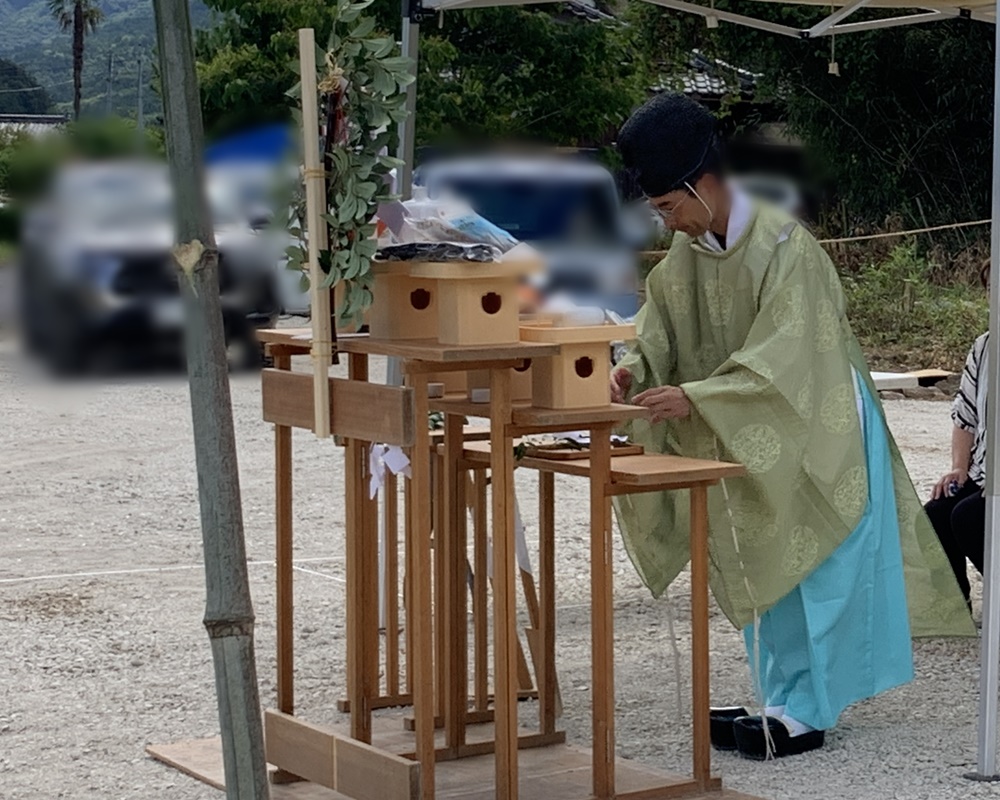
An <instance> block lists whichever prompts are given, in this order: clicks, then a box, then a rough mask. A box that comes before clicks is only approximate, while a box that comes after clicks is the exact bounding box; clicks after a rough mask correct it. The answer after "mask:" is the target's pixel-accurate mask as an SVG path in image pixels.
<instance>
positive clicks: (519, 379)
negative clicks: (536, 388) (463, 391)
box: [468, 359, 534, 403]
mask: <svg viewBox="0 0 1000 800" xmlns="http://www.w3.org/2000/svg"><path fill="white" fill-rule="evenodd" d="M532 364H533V362H532V360H531V359H529V360H528V361H527V363H526V365H525V366H524V367H522V368H520V369H518V368H516V367H512V368H511V371H510V399H511V402H514V403H530V402H531V393H532V382H533V378H532V374H533V372H534V370H533V369H532ZM489 388H490V371H489V370H487V369H477V370H474V371H472V372H470V373H469V382H468V389H469V391H471V390H472V389H489Z"/></svg>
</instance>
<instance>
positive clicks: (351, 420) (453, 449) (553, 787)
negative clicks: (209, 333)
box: [158, 329, 744, 800]
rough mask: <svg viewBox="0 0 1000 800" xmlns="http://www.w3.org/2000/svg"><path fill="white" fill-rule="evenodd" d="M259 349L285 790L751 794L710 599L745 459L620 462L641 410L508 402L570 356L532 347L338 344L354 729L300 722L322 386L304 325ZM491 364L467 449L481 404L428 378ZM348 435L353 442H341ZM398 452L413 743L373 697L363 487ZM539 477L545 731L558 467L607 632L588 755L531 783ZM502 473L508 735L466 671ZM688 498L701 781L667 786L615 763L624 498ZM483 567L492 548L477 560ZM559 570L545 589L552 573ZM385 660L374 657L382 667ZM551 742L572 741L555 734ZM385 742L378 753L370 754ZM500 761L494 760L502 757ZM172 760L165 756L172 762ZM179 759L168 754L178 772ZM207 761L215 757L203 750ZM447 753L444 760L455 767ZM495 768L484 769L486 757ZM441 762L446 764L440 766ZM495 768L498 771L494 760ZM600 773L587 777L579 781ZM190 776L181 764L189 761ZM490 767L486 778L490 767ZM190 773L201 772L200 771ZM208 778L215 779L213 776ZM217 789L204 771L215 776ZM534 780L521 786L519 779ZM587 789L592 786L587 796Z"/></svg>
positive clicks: (272, 719)
mask: <svg viewBox="0 0 1000 800" xmlns="http://www.w3.org/2000/svg"><path fill="white" fill-rule="evenodd" d="M261 339H262V341H264V342H265V343H266V344H267V345H268V349H269V351H270V353H271V355H272V356H273V358H274V360H275V365H276V366H277V367H278V369H277V370H266V371H265V372H264V374H263V376H262V387H263V397H264V410H265V419H268V420H269V421H271V422H273V423H275V425H276V444H275V454H276V467H277V479H276V500H277V506H278V513H277V526H276V527H277V560H278V603H279V620H278V639H279V659H278V709H277V710H274V711H268V712H267V713H266V725H267V731H266V740H267V757H268V760H269V761H270V762H271V763H272V764H274V765H275V766H276V767H278V768H279V769H278V772H277V774H276V776H275V777H276V779H277V780H279V781H280V780H291V779H294V778H304V779H307V780H309V781H312V782H314V783H319V784H321V785H323V786H326V787H329V788H333V789H336V790H337V791H338V792H339V793H340V795H342V796H343V795H346V796H349V797H355V798H358V800H389V799H390V798H391V800H403V798H406V800H414V799H415V798H417V797H420V798H425V799H426V800H431V798H433V797H434V796H435V791H436V790H439V791H441V792H444V794H445V796H447V797H448V798H467V799H468V800H473V798H474V799H475V800H481V798H486V797H490V798H492V797H496V798H503V800H514V798H517V797H518V793H519V788H520V789H521V790H523V792H522V795H521V796H522V797H523V798H526V799H527V798H538V799H539V800H563V799H564V798H565V800H582V798H583V797H587V796H591V797H597V798H601V800H605V798H611V797H619V798H623V797H624V798H631V800H639V798H642V799H643V800H653V798H660V797H664V798H665V797H691V798H702V797H705V798H707V797H712V798H723V797H732V798H735V797H744V796H743V795H736V794H734V793H731V792H727V791H723V790H721V784H720V782H719V781H718V780H717V779H712V778H711V775H710V762H709V752H708V716H707V714H708V668H707V665H708V639H707V632H708V595H707V510H706V496H707V495H706V492H707V486H709V485H711V484H713V483H715V482H717V481H718V480H719V479H721V478H725V477H729V476H734V475H737V474H741V472H742V470H741V468H739V467H737V466H734V465H731V464H717V463H712V462H695V461H690V460H686V459H680V458H675V457H669V456H638V457H633V456H623V457H620V458H615V459H612V457H611V447H610V439H609V434H610V433H611V430H612V428H613V427H614V426H615V425H616V424H617V423H619V422H621V421H623V420H625V419H629V418H634V417H637V416H640V415H643V414H644V413H645V410H644V409H639V408H636V407H632V406H612V405H609V406H605V407H601V408H597V409H582V410H574V411H551V410H544V409H535V408H528V407H523V406H516V405H514V404H513V403H511V401H510V396H511V395H510V372H511V370H510V367H514V366H520V365H521V364H522V363H523V362H524V360H526V359H530V358H533V357H539V356H545V355H550V354H552V353H554V352H556V351H557V350H558V345H551V344H530V343H520V344H516V345H511V346H508V347H445V346H442V345H440V344H438V343H436V342H420V341H417V342H414V341H410V342H385V341H379V340H376V339H371V338H368V337H357V336H346V337H341V338H340V339H339V341H338V349H339V351H340V352H341V353H343V354H345V355H346V356H347V358H348V367H349V373H350V377H349V379H348V380H346V381H345V380H342V379H334V378H331V379H329V380H330V389H331V393H330V397H331V430H333V431H334V432H335V433H337V432H338V431H339V432H340V434H341V436H343V437H344V444H345V450H346V458H347V467H348V469H347V475H346V483H347V487H346V493H347V503H346V508H347V521H348V525H347V536H348V539H347V551H348V552H347V570H348V593H347V597H348V609H347V611H348V627H349V630H348V638H349V641H351V642H352V645H351V650H350V656H349V670H348V672H349V680H348V682H349V694H350V703H351V721H350V729H349V731H347V732H339V731H338V730H336V729H326V728H321V727H319V726H315V725H310V724H309V723H307V722H305V721H303V720H301V719H299V718H297V717H295V716H294V692H293V681H292V647H291V644H292V617H291V609H292V605H291V579H292V547H291V536H292V513H291V509H292V506H291V490H292V485H291V428H292V427H302V428H307V429H311V428H312V427H313V425H314V415H313V393H312V376H311V375H309V374H300V373H290V372H289V371H288V370H289V368H290V359H291V357H292V356H293V355H296V354H305V353H307V352H308V351H309V348H310V344H311V342H310V335H309V332H308V331H307V330H295V329H286V330H279V331H264V332H262V333H261ZM370 355H384V356H393V357H397V358H400V359H402V361H403V362H404V372H405V375H406V384H407V387H406V388H395V387H384V386H376V385H373V384H369V383H368V356H370ZM484 369H486V370H489V372H490V389H491V403H490V404H489V411H488V414H489V418H490V428H491V434H492V438H491V440H490V441H489V442H487V443H479V444H473V443H466V442H465V441H464V437H463V423H464V417H465V416H467V415H472V416H481V415H482V414H483V411H484V406H483V405H482V404H472V403H469V402H468V401H467V400H465V399H464V398H455V397H446V398H439V399H435V400H429V399H428V397H427V383H428V376H429V375H432V374H434V373H440V372H442V371H449V370H454V371H461V370H484ZM431 408H434V409H437V410H440V411H443V412H444V413H445V415H446V423H445V430H444V438H443V442H442V444H441V452H442V455H443V471H444V485H445V487H446V489H447V491H446V492H445V494H446V499H447V502H446V506H445V508H444V513H443V514H442V522H443V526H444V529H443V531H442V535H440V536H439V542H438V544H439V546H441V547H442V548H443V549H444V553H443V555H444V558H443V564H444V577H443V587H442V588H443V592H442V594H441V595H440V599H439V602H438V604H437V606H435V603H434V602H433V597H432V576H431V572H432V570H431V537H430V528H431V513H430V495H431V490H430V479H429V478H430V476H429V472H430V459H429V458H427V457H426V456H427V454H428V452H429V448H430V437H431V434H430V432H429V431H428V429H427V426H426V424H425V420H426V419H427V414H428V411H429V410H430V409H431ZM567 430H588V431H590V434H591V441H592V442H593V444H592V449H591V451H590V458H589V459H585V460H577V461H568V462H566V461H552V460H546V459H544V458H526V459H523V460H521V461H519V462H517V463H515V458H514V448H513V443H514V440H515V439H516V438H517V437H520V436H524V435H528V434H533V433H542V432H558V431H567ZM344 431H348V432H349V433H347V434H345V433H344ZM370 442H386V443H390V444H398V445H400V446H404V447H407V448H409V450H410V452H411V459H410V460H411V469H412V477H411V479H410V481H409V482H408V485H407V492H408V502H407V512H406V513H407V516H408V521H409V525H408V526H407V540H406V554H405V556H406V563H407V568H408V572H409V573H410V597H409V603H410V611H409V615H408V626H407V627H408V630H407V634H408V636H407V639H408V642H409V649H410V651H411V652H410V653H409V656H410V658H411V661H412V675H411V676H410V677H411V678H412V680H411V686H412V702H413V713H414V732H413V734H412V735H411V734H408V733H405V732H403V731H402V729H400V728H398V727H397V728H392V729H391V730H380V729H379V728H380V725H384V724H385V723H384V722H382V721H379V723H378V724H373V719H372V714H371V711H372V705H371V700H372V698H374V697H375V696H376V695H377V682H378V674H377V666H378V665H377V654H378V640H377V636H378V632H377V631H378V626H377V617H376V616H375V615H377V608H378V594H377V592H378V590H377V551H378V547H377V530H376V527H375V525H376V522H375V520H376V511H375V505H374V502H373V501H372V500H370V499H369V496H368V491H367V479H368V477H369V475H368V458H367V456H368V444H369V443H370ZM518 465H520V466H521V467H529V468H533V469H537V470H539V472H540V473H541V480H542V501H543V515H542V517H543V518H542V529H543V533H544V535H543V537H542V538H543V549H542V556H541V574H542V587H541V594H542V602H541V607H542V609H543V613H542V618H541V619H540V620H539V627H540V629H541V638H542V640H543V649H544V651H545V653H546V656H545V657H544V658H543V659H541V661H540V663H541V664H542V667H541V670H540V674H539V676H538V679H539V680H538V683H539V696H540V707H541V718H540V729H541V730H540V735H541V736H542V737H543V738H542V739H541V740H537V741H536V742H535V743H536V744H541V743H544V736H545V735H551V734H552V733H555V718H554V702H553V698H554V685H555V680H554V679H555V661H554V642H555V638H554V637H555V628H554V575H555V568H554V563H555V562H554V555H555V549H554V547H555V545H554V483H553V475H554V474H555V473H565V474H570V475H577V476H581V477H586V478H587V479H588V480H589V482H590V518H591V529H592V538H591V562H592V574H591V587H592V601H591V611H592V621H591V625H592V638H593V652H594V659H593V684H594V685H593V700H594V709H593V710H594V714H593V733H594V736H593V753H592V757H591V756H589V755H587V754H585V753H582V752H581V751H578V750H574V749H572V748H569V747H568V746H567V745H564V744H553V745H551V746H549V747H542V748H539V749H537V750H533V751H526V752H530V753H532V755H531V757H530V758H529V757H528V756H527V755H526V756H525V758H524V761H525V764H527V765H528V766H527V769H528V772H527V773H526V774H525V776H524V781H519V778H518V768H519V764H518V747H519V746H525V744H526V743H529V744H530V743H531V736H530V735H529V736H527V737H520V736H519V730H518V721H517V683H516V675H517V654H518V649H517V648H518V640H517V634H516V627H515V626H516V618H515V617H516V604H515V593H514V587H515V553H514V549H515V538H514V525H513V522H514V520H513V491H512V480H513V472H514V469H515V467H516V466H518ZM486 467H488V468H489V470H490V472H491V479H492V483H493V497H492V522H493V538H494V570H493V572H494V575H493V578H494V581H493V583H494V680H495V690H494V723H493V725H491V726H490V725H487V726H483V725H469V724H468V722H469V717H468V707H469V703H468V677H467V673H468V670H467V664H466V661H467V654H468V646H467V645H468V642H467V629H466V625H467V619H466V611H467V594H466V577H467V574H466V570H467V563H466V558H467V549H466V539H465V524H466V517H465V513H466V511H465V498H464V491H465V475H466V472H467V470H469V469H470V468H475V469H484V468H486ZM679 488H689V489H691V502H692V567H691V569H692V592H693V600H692V607H693V615H694V616H693V641H694V652H693V654H692V658H693V662H694V665H695V676H694V686H693V691H694V697H693V701H694V721H695V724H694V728H695V730H694V739H695V754H694V762H695V763H694V776H693V777H691V778H685V777H683V776H681V777H678V776H675V775H665V774H662V773H657V771H655V770H649V769H647V768H645V767H640V766H639V765H634V764H629V763H628V762H618V763H616V760H615V752H614V750H615V747H614V661H613V645H614V635H613V631H614V628H613V605H612V597H613V586H612V566H611V551H612V548H611V535H612V534H611V530H612V529H611V515H610V498H611V497H612V496H614V495H616V494H624V493H630V492H642V491H659V490H671V489H679ZM476 557H477V559H478V558H479V553H478V551H477V553H476ZM546 576H547V577H546ZM435 621H436V622H437V624H438V625H442V626H444V630H445V631H446V632H447V635H446V637H445V643H446V646H445V652H444V661H445V664H444V665H443V669H442V670H441V674H442V675H443V677H444V682H445V686H444V692H443V700H444V702H443V711H444V730H443V731H442V732H441V734H440V739H438V738H437V737H436V734H435V707H434V683H435V676H434V665H433V660H434V643H433V636H432V633H431V631H432V627H433V625H434V623H435ZM373 650H374V653H375V658H372V652H373ZM553 741H556V742H558V741H561V739H555V740H553ZM373 743H374V744H373ZM490 753H492V754H493V757H492V758H491V757H490V755H489V754H490ZM158 757H160V756H158ZM171 758H173V762H172V763H179V762H180V761H182V760H183V759H180V758H177V757H176V756H171V757H167V758H165V760H168V761H169V760H171ZM198 758H200V759H201V762H200V763H207V762H206V760H205V757H204V753H203V752H202V753H201V754H200V755H199V756H198ZM442 759H443V760H442ZM484 759H487V760H486V761H484ZM439 760H441V763H440V764H438V763H437V762H438V761H439ZM490 761H492V763H490ZM588 762H589V763H590V765H591V769H590V770H586V771H588V772H590V773H591V775H590V779H589V780H585V779H584V774H583V770H585V765H586V764H587V763H588ZM179 765H180V766H181V768H184V766H183V764H179ZM484 770H488V774H487V773H484ZM189 771H193V772H196V771H197V770H196V769H194V768H191V769H189ZM202 772H205V770H202ZM203 777H204V776H203ZM519 784H520V785H519ZM586 784H589V791H588V790H587V789H585V788H584V786H585V785H586Z"/></svg>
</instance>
